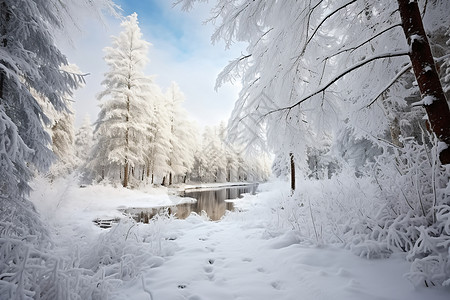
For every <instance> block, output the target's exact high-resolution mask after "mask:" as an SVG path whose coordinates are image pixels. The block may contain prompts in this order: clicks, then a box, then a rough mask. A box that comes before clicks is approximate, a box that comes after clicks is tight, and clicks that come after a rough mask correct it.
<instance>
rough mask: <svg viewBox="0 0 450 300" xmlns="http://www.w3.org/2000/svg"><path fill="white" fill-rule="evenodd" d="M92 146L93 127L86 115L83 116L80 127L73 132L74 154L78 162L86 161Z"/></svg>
mask: <svg viewBox="0 0 450 300" xmlns="http://www.w3.org/2000/svg"><path fill="white" fill-rule="evenodd" d="M93 146H94V129H93V126H92V124H91V119H90V117H89V116H88V115H86V116H85V117H84V120H83V123H82V124H81V126H80V128H78V130H77V131H76V132H75V155H76V157H77V158H78V159H79V160H80V162H81V163H82V164H83V163H86V162H87V160H88V158H89V153H90V152H91V150H92V147H93Z"/></svg>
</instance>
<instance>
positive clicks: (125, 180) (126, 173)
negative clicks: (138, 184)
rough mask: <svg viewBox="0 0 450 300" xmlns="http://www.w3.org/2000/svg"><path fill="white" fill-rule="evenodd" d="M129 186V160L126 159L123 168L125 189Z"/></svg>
mask: <svg viewBox="0 0 450 300" xmlns="http://www.w3.org/2000/svg"><path fill="white" fill-rule="evenodd" d="M127 186H128V160H127V159H125V167H123V187H127Z"/></svg>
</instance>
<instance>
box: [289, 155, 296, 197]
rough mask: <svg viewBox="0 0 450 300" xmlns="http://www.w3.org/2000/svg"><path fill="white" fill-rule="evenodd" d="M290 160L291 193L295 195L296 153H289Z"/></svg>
mask: <svg viewBox="0 0 450 300" xmlns="http://www.w3.org/2000/svg"><path fill="white" fill-rule="evenodd" d="M289 158H290V160H291V193H292V194H293V193H294V191H295V162H294V153H292V152H291V153H289Z"/></svg>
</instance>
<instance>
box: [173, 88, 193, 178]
mask: <svg viewBox="0 0 450 300" xmlns="http://www.w3.org/2000/svg"><path fill="white" fill-rule="evenodd" d="M166 98H167V100H168V104H169V105H168V108H169V110H170V122H171V135H170V138H171V140H170V141H171V144H172V149H171V152H170V153H169V165H170V168H171V171H170V174H169V185H170V184H172V173H173V175H174V176H182V177H185V176H187V173H188V171H190V170H191V169H192V167H193V164H194V153H195V150H196V147H197V142H198V138H197V137H196V135H195V134H196V133H197V132H198V131H197V130H195V128H194V125H193V123H192V121H190V120H189V119H188V113H187V111H186V110H185V109H184V108H183V107H182V106H181V104H182V103H183V101H184V95H183V94H182V92H181V91H180V88H179V87H178V85H177V84H176V83H175V82H173V83H172V84H171V86H170V87H169V89H168V91H167V93H166ZM183 181H184V180H183Z"/></svg>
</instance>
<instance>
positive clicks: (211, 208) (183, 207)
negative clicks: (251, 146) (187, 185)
mask: <svg viewBox="0 0 450 300" xmlns="http://www.w3.org/2000/svg"><path fill="white" fill-rule="evenodd" d="M256 188H257V185H250V186H240V187H232V188H222V189H218V190H202V191H196V190H194V191H186V192H185V194H184V196H185V197H190V198H195V199H197V202H196V203H184V204H179V205H177V206H171V207H160V208H130V209H126V210H124V212H125V213H127V214H130V215H132V216H133V218H134V219H135V220H136V221H137V222H143V223H148V221H149V220H150V219H151V218H152V217H154V216H155V215H156V214H158V213H161V212H162V211H164V210H165V209H168V210H169V211H168V212H169V214H171V215H175V217H176V218H178V219H186V218H187V217H188V216H189V215H190V214H191V212H195V213H197V214H201V212H202V211H205V212H206V214H207V215H208V217H209V218H210V219H211V220H212V221H217V220H220V218H222V216H223V215H224V214H225V212H226V211H227V210H229V211H231V210H233V203H231V202H226V201H225V200H227V199H236V198H240V197H242V194H244V193H252V194H254V193H255V192H256Z"/></svg>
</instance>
